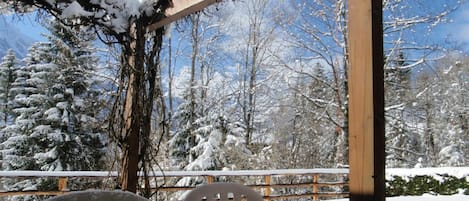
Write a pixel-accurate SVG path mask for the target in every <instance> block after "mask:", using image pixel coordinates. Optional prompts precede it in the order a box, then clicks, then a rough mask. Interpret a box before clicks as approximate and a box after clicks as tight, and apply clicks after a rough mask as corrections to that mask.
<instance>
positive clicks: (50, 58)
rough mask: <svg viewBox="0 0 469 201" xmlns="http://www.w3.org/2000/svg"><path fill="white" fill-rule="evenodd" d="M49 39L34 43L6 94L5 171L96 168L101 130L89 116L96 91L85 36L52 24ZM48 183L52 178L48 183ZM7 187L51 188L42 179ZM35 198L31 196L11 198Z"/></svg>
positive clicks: (100, 151)
mask: <svg viewBox="0 0 469 201" xmlns="http://www.w3.org/2000/svg"><path fill="white" fill-rule="evenodd" d="M50 30H51V33H53V34H55V35H52V36H48V39H49V42H41V43H36V44H34V45H33V46H32V47H31V48H30V50H29V53H28V56H27V57H26V58H25V59H24V61H25V62H24V63H25V66H23V67H21V68H18V69H17V70H16V71H15V73H16V79H15V82H13V84H12V88H11V89H10V92H11V94H12V95H14V97H15V98H14V99H13V100H12V101H11V105H12V106H13V108H12V110H13V112H14V113H15V116H16V118H15V122H14V124H12V125H9V126H7V127H6V128H4V129H2V133H3V135H4V136H8V139H7V140H6V141H5V142H3V143H2V152H3V154H4V157H5V159H6V160H4V161H3V165H4V168H5V169H7V170H46V171H61V170H99V169H100V167H101V166H102V164H101V163H100V160H101V157H102V155H103V149H102V148H103V146H104V144H103V138H102V136H103V131H102V129H101V127H100V124H99V122H98V120H97V118H96V117H95V116H96V114H97V113H98V112H97V111H99V108H97V107H96V106H97V100H96V97H95V96H96V94H97V93H96V91H94V90H92V89H91V85H92V84H93V82H94V81H93V80H92V76H89V75H90V74H92V71H93V70H94V69H93V68H94V67H95V66H97V61H98V59H97V57H95V56H94V55H93V51H94V50H93V49H92V48H91V46H90V44H91V41H90V40H83V38H79V37H80V36H82V33H78V32H74V31H72V30H69V29H66V28H65V27H60V26H59V25H58V24H55V25H54V24H53V25H52V26H51V27H50ZM91 39H92V38H91ZM53 183H54V182H52V184H53ZM5 184H6V186H7V187H8V188H9V189H16V190H25V189H29V190H32V189H43V190H45V189H53V188H55V186H54V185H51V183H50V181H48V182H46V181H44V180H43V179H39V180H36V181H32V180H25V181H23V182H14V181H8V182H6V183H5ZM13 199H14V200H18V199H21V200H36V199H38V198H37V197H34V196H25V197H14V198H13Z"/></svg>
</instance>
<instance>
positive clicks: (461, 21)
mask: <svg viewBox="0 0 469 201" xmlns="http://www.w3.org/2000/svg"><path fill="white" fill-rule="evenodd" d="M442 2H444V1H442ZM463 2H464V4H463V6H462V7H460V8H459V9H458V10H457V11H456V12H455V13H453V14H451V15H450V19H451V20H452V22H451V23H448V24H440V25H439V26H438V27H437V28H436V29H435V31H434V32H433V33H432V34H431V35H430V36H431V38H432V39H433V40H435V41H438V42H444V41H446V40H450V41H455V42H456V43H458V44H459V45H461V46H462V47H463V48H464V50H465V51H466V52H468V51H469V3H468V2H467V0H463ZM7 18H10V17H7ZM35 18H36V16H34V15H32V14H30V15H25V16H24V17H22V18H21V19H22V20H15V21H14V23H15V24H16V26H17V27H18V28H19V29H20V30H21V32H22V33H24V34H25V35H27V36H29V37H31V38H32V39H34V40H45V39H44V38H43V37H42V36H41V33H46V32H47V30H46V29H44V28H43V27H41V26H40V25H39V24H38V23H37V22H36V19H35Z"/></svg>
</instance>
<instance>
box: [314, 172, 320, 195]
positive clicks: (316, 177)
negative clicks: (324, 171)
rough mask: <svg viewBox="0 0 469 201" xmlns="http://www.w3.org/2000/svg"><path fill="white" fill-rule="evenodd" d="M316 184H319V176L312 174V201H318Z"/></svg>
mask: <svg viewBox="0 0 469 201" xmlns="http://www.w3.org/2000/svg"><path fill="white" fill-rule="evenodd" d="M318 183H319V175H318V174H313V201H318V200H319V195H318V193H319V188H318Z"/></svg>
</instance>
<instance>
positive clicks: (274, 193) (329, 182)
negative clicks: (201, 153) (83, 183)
mask: <svg viewBox="0 0 469 201" xmlns="http://www.w3.org/2000/svg"><path fill="white" fill-rule="evenodd" d="M117 176H118V174H117V172H98V171H77V172H73V171H60V172H44V171H0V180H1V181H2V182H3V181H7V180H15V182H19V181H21V180H28V179H30V180H33V179H50V180H52V181H53V182H51V184H50V185H49V186H48V189H54V190H36V189H29V190H24V189H23V190H22V191H5V190H3V191H1V190H0V196H14V195H61V194H65V193H68V192H72V191H78V190H86V189H76V188H73V187H71V186H74V184H73V182H74V181H75V180H77V179H82V180H83V179H88V180H92V181H95V182H97V183H99V184H98V185H97V186H95V187H94V188H97V189H112V188H113V187H112V185H106V183H107V182H108V183H113V182H114V181H115V180H116V179H117ZM148 176H149V177H150V178H151V179H152V185H153V187H152V191H153V192H157V193H158V195H159V196H158V197H160V196H161V195H162V194H172V193H177V192H181V191H187V190H191V189H193V188H195V186H181V185H176V181H180V179H182V178H186V179H187V178H193V179H196V180H197V181H198V182H202V183H213V182H237V183H243V184H245V185H247V186H250V187H251V188H253V189H254V190H256V191H258V192H259V193H261V194H262V195H263V197H264V199H265V200H266V201H270V200H289V199H290V200H297V199H299V198H308V199H312V200H315V201H316V200H319V199H322V198H326V199H327V198H343V197H347V196H348V195H349V193H348V190H347V189H348V183H347V177H348V169H284V170H237V171H165V172H154V173H152V174H150V175H148ZM106 181H107V182H106ZM114 183H115V182H114ZM51 185H52V186H51ZM165 197H168V195H165Z"/></svg>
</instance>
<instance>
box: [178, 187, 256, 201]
mask: <svg viewBox="0 0 469 201" xmlns="http://www.w3.org/2000/svg"><path fill="white" fill-rule="evenodd" d="M204 198H206V199H204ZM202 200H207V201H262V196H261V195H259V194H258V193H257V192H256V191H254V190H252V189H251V188H249V187H247V186H244V185H241V184H235V183H213V184H206V185H203V186H200V187H197V188H195V189H194V190H192V191H191V192H190V193H189V194H187V196H186V197H185V198H184V201H202Z"/></svg>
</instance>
